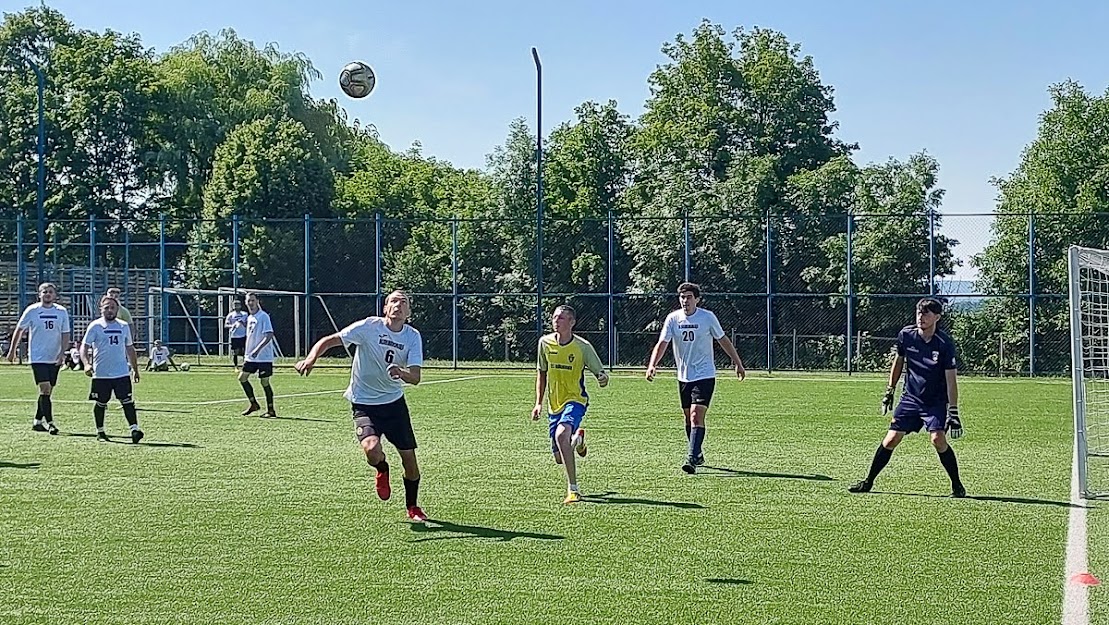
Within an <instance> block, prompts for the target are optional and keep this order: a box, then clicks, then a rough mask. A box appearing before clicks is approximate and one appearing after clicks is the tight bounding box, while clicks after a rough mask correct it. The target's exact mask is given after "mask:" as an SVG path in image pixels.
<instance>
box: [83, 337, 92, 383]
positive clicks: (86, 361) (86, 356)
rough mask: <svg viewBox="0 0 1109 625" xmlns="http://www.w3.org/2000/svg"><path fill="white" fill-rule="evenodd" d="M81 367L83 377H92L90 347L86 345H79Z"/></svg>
mask: <svg viewBox="0 0 1109 625" xmlns="http://www.w3.org/2000/svg"><path fill="white" fill-rule="evenodd" d="M81 366H82V367H83V368H84V370H85V375H87V376H89V377H90V378H91V377H92V345H89V344H88V343H81Z"/></svg>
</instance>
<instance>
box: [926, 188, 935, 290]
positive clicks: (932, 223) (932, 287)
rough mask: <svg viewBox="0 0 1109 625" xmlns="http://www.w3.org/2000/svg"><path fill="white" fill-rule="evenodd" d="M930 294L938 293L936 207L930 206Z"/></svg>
mask: <svg viewBox="0 0 1109 625" xmlns="http://www.w3.org/2000/svg"><path fill="white" fill-rule="evenodd" d="M928 294H929V295H933V296H934V295H935V294H936V207H934V206H930V207H928Z"/></svg>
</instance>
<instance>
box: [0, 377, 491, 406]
mask: <svg viewBox="0 0 1109 625" xmlns="http://www.w3.org/2000/svg"><path fill="white" fill-rule="evenodd" d="M480 377H483V376H480V375H470V376H465V377H461V378H447V379H445V380H428V381H427V382H420V384H419V385H418V386H415V387H413V388H419V387H420V386H427V385H429V384H444V383H446V382H462V381H464V380H475V379H477V378H480ZM140 384H141V382H140ZM345 390H347V389H346V388H341V389H338V390H334V391H311V392H307V393H289V394H287V395H274V399H288V398H291V397H311V396H313V395H335V394H338V393H342V392H343V391H345ZM7 401H10V402H19V403H28V404H30V403H35V402H37V401H38V400H37V399H9V400H7ZM243 401H244V399H243V398H242V397H236V398H235V399H212V400H208V401H146V400H142V401H138V402H136V403H137V404H138V406H139V410H142V407H143V406H216V405H219V404H237V403H241V402H243ZM53 403H55V404H87V403H89V402H88V401H87V400H86V401H82V400H77V399H55V400H54V402H53Z"/></svg>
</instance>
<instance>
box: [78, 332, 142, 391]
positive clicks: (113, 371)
mask: <svg viewBox="0 0 1109 625" xmlns="http://www.w3.org/2000/svg"><path fill="white" fill-rule="evenodd" d="M132 344H133V343H132V341H131V326H130V325H128V324H127V323H125V322H123V321H120V320H119V319H114V320H112V321H110V322H109V321H105V320H104V318H103V317H101V318H99V319H97V320H96V321H93V322H92V323H90V324H89V328H88V329H87V330H85V339H84V340H83V341H81V349H82V351H83V350H84V348H85V347H84V346H85V345H91V346H92V377H93V378H96V379H108V380H110V379H112V378H125V377H127V376H128V375H129V374H130V373H131V368H130V363H129V362H128V360H127V346H128V345H132Z"/></svg>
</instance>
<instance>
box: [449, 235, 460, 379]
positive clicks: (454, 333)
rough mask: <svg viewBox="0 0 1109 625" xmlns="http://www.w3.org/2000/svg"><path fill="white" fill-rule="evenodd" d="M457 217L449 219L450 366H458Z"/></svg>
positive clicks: (455, 367)
mask: <svg viewBox="0 0 1109 625" xmlns="http://www.w3.org/2000/svg"><path fill="white" fill-rule="evenodd" d="M459 304H461V302H460V301H459V299H458V218H457V217H455V218H453V219H451V367H452V368H454V369H457V368H458V307H459Z"/></svg>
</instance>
